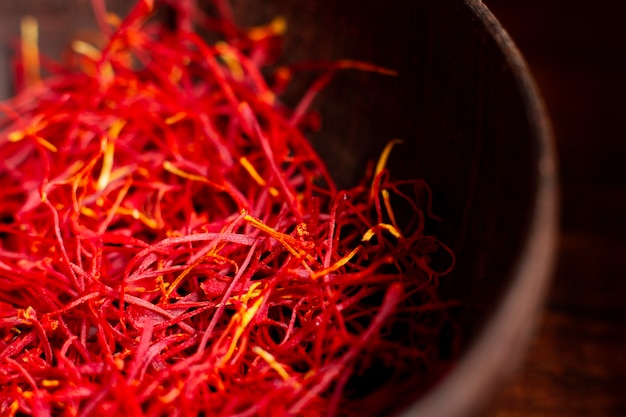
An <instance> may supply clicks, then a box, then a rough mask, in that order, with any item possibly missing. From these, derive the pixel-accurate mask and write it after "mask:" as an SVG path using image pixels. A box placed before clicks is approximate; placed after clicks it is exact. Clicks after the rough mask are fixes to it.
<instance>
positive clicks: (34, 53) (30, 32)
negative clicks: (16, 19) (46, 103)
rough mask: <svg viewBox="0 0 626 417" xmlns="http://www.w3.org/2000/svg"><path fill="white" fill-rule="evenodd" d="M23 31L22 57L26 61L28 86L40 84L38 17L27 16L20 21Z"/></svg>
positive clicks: (25, 70) (25, 69)
mask: <svg viewBox="0 0 626 417" xmlns="http://www.w3.org/2000/svg"><path fill="white" fill-rule="evenodd" d="M20 31H21V33H22V43H21V48H22V57H23V62H24V75H25V82H26V86H27V87H30V86H33V85H35V84H38V83H39V82H40V81H41V79H40V69H39V66H40V64H39V46H38V43H39V25H38V24H37V19H35V18H34V17H32V16H25V17H23V18H22V21H21V22H20Z"/></svg>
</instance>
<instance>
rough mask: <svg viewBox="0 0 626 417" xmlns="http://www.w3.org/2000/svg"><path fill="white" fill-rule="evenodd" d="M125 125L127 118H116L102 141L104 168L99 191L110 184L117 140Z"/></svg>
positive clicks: (97, 185) (101, 172)
mask: <svg viewBox="0 0 626 417" xmlns="http://www.w3.org/2000/svg"><path fill="white" fill-rule="evenodd" d="M125 125H126V121H125V120H116V121H115V122H114V123H113V124H112V125H111V127H110V128H109V134H108V137H107V138H104V139H103V141H102V147H103V156H102V169H101V170H100V176H99V177H98V182H97V183H96V189H97V190H99V191H102V190H104V189H105V188H106V187H107V185H109V181H110V179H111V171H112V170H113V161H114V156H115V141H116V140H117V138H118V137H119V135H120V133H121V132H122V129H123V128H124V126H125Z"/></svg>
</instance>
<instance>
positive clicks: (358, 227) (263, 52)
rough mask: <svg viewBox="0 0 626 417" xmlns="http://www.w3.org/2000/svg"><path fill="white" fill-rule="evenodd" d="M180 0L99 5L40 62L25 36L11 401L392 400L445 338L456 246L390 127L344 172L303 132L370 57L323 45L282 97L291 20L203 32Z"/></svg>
mask: <svg viewBox="0 0 626 417" xmlns="http://www.w3.org/2000/svg"><path fill="white" fill-rule="evenodd" d="M95 3H96V4H100V5H101V3H100V2H95ZM169 3H170V7H174V8H176V7H179V8H180V9H179V10H178V16H179V21H178V24H177V27H176V29H171V28H168V27H167V26H165V25H164V24H162V23H160V22H159V21H156V20H149V19H148V17H149V16H150V15H151V13H152V12H153V9H154V5H153V4H152V2H150V1H148V0H143V1H140V2H138V4H137V5H136V6H135V8H134V9H133V10H132V12H131V13H130V14H129V16H128V17H127V18H126V19H124V20H119V19H116V18H115V17H113V16H108V17H107V16H106V15H104V14H102V13H100V14H99V15H98V17H99V20H100V22H101V25H102V26H103V27H102V29H103V31H104V32H105V34H107V39H106V42H105V43H104V44H103V45H100V46H99V45H92V44H89V43H86V42H83V41H76V42H74V43H73V44H72V47H71V53H70V54H69V62H70V63H69V64H67V65H66V66H61V65H57V64H54V65H53V64H51V63H50V62H48V64H47V66H46V69H47V71H48V72H49V73H50V74H49V75H48V76H46V77H45V79H43V80H39V79H38V75H37V71H38V68H35V67H34V65H35V64H34V63H33V60H34V59H35V58H36V57H37V56H38V54H37V52H36V46H35V45H33V44H32V42H31V43H29V41H28V39H26V40H25V41H24V42H25V43H24V44H23V48H22V58H23V59H22V64H23V65H22V67H23V68H24V73H25V75H26V76H25V80H26V82H27V84H28V88H26V89H25V90H24V91H22V92H21V93H19V94H18V95H17V96H16V97H14V98H13V99H11V100H10V101H8V102H5V103H4V104H2V105H1V110H2V112H3V113H4V117H3V119H2V120H1V121H0V129H1V130H0V218H1V223H0V387H1V389H0V413H1V414H2V415H13V416H15V415H24V414H32V415H37V416H48V415H50V416H52V415H54V416H56V415H68V416H74V415H81V416H85V415H109V416H112V415H128V416H166V415H167V416H177V415H180V416H198V415H204V416H215V415H220V416H235V415H236V416H256V415H259V416H270V415H271V416H275V415H276V416H278V415H287V414H291V415H367V414H371V413H376V412H380V411H381V410H388V409H389V407H390V406H394V405H396V404H397V402H398V401H399V396H401V395H402V393H403V390H404V391H407V392H410V391H411V385H410V384H407V381H414V380H415V378H416V377H417V378H419V376H420V375H421V373H423V371H420V370H424V369H427V368H428V366H429V364H431V363H433V362H436V361H437V358H438V356H439V354H438V351H437V349H438V346H437V343H436V341H437V338H438V337H439V333H440V330H441V328H442V326H443V325H444V323H445V322H446V321H447V320H448V316H447V313H446V307H447V305H446V303H443V302H441V301H440V300H439V298H438V296H437V279H436V278H437V277H438V276H439V275H442V274H444V273H445V271H444V272H441V273H438V272H436V271H434V270H433V269H432V268H431V266H430V257H431V255H433V254H435V253H449V251H448V249H447V248H446V247H445V246H444V245H442V244H441V243H440V242H439V241H438V240H437V239H436V238H434V237H432V236H428V235H426V234H424V212H426V214H428V210H427V209H426V208H427V207H428V204H429V198H430V193H429V191H428V188H427V187H426V185H425V184H424V183H423V182H422V181H419V180H415V181H392V180H391V177H390V175H389V173H388V171H387V169H386V168H385V160H386V158H387V154H388V151H389V150H390V147H389V148H388V149H387V150H386V151H385V153H384V154H383V155H382V156H381V160H380V161H379V164H378V165H377V166H376V168H375V169H372V173H371V174H370V175H368V176H366V178H365V179H364V181H363V183H362V184H361V185H360V186H357V187H355V188H352V189H349V190H346V191H338V190H337V189H336V186H335V185H334V183H333V180H332V179H331V178H330V176H329V175H328V173H327V172H326V169H325V167H324V165H323V163H322V162H321V161H320V160H319V158H318V156H317V155H316V153H315V152H314V151H313V150H312V148H311V146H310V145H309V143H308V142H307V140H306V139H305V137H304V136H303V134H302V131H301V129H302V127H303V125H305V124H306V120H307V117H308V116H307V114H308V110H307V108H308V104H309V103H310V101H311V100H312V98H313V96H314V95H315V92H316V91H317V89H318V88H319V87H320V85H321V84H325V83H326V82H328V80H330V78H331V75H332V72H333V71H335V70H337V69H338V68H341V67H350V66H352V67H357V68H362V69H365V70H377V69H376V68H374V67H371V66H368V65H366V64H359V63H354V62H349V61H345V62H340V63H336V64H328V65H327V66H326V71H325V72H324V74H322V75H321V77H320V79H319V81H318V82H317V83H316V84H315V85H314V86H313V87H312V89H311V90H310V91H309V93H308V94H307V95H306V96H305V97H304V98H303V101H302V103H301V104H300V106H298V107H297V108H296V110H290V109H288V108H286V107H285V106H284V105H283V104H281V101H280V99H279V98H278V93H279V92H280V91H281V90H282V89H283V88H284V87H285V83H286V82H287V81H288V79H289V73H290V71H289V70H288V69H287V68H285V67H282V68H279V69H277V70H276V71H275V72H274V73H273V75H272V76H271V77H270V78H271V80H272V81H271V82H268V81H266V79H265V78H264V77H263V76H262V75H261V72H260V69H259V68H260V67H261V66H263V65H264V64H265V61H266V60H267V59H270V58H271V57H272V56H275V55H276V50H274V48H276V47H277V46H278V45H279V44H280V42H278V37H279V36H280V34H281V33H282V31H283V29H284V23H283V22H282V21H281V20H280V19H278V20H275V21H274V22H273V23H271V24H270V25H268V26H267V27H262V28H254V29H250V30H242V29H238V28H236V27H235V26H234V25H233V23H232V21H230V20H228V19H225V20H222V21H211V22H213V28H216V27H217V28H219V29H221V30H223V31H224V32H225V33H226V35H227V36H226V38H227V39H228V42H223V43H218V44H216V45H212V46H209V45H207V44H206V43H205V42H204V41H203V40H202V39H201V38H200V37H199V36H198V35H197V34H196V33H194V32H193V31H192V30H191V29H190V28H191V26H192V25H191V21H190V20H189V19H190V16H193V15H197V13H189V8H190V7H193V2H189V1H185V2H174V1H172V2H169ZM225 7H226V5H225V3H223V2H220V8H221V9H224V8H225ZM31 24H32V23H31ZM27 38H28V37H27ZM34 48H35V49H34ZM33 51H34V53H33ZM29 56H30V58H29ZM46 62H47V61H46ZM380 71H381V72H384V71H383V70H380ZM394 202H395V203H394ZM393 204H399V205H403V206H405V207H409V208H410V211H411V212H412V213H413V216H412V217H410V218H408V219H403V220H402V226H401V225H399V224H398V222H399V221H400V219H398V220H396V218H395V216H394V211H393V208H392V206H393ZM449 259H451V260H452V262H451V263H453V258H452V256H451V255H449Z"/></svg>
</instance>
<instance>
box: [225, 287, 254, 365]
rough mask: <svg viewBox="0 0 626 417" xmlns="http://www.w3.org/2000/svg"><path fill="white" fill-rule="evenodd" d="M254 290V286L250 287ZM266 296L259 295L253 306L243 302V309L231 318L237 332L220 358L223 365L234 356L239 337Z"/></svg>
mask: <svg viewBox="0 0 626 417" xmlns="http://www.w3.org/2000/svg"><path fill="white" fill-rule="evenodd" d="M250 290H252V287H251V288H250ZM264 300H265V297H262V296H260V297H258V298H257V299H256V300H255V301H254V303H253V304H252V305H251V306H249V307H248V306H247V305H246V304H243V305H242V306H241V309H240V310H239V311H238V312H237V313H235V315H234V316H233V318H232V319H231V323H232V324H233V325H234V326H235V334H234V335H233V337H232V341H231V343H230V346H229V348H228V351H227V352H226V353H225V354H224V356H223V357H222V359H221V360H220V364H221V365H223V364H225V363H226V362H228V360H229V359H230V358H231V357H232V355H233V353H234V352H235V350H236V349H237V345H238V343H239V339H240V338H241V336H242V335H243V332H244V331H245V330H246V328H247V327H248V325H249V324H250V322H251V321H252V319H253V318H254V316H255V315H256V313H257V312H258V311H259V307H261V304H263V301H264Z"/></svg>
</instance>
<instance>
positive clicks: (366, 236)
mask: <svg viewBox="0 0 626 417" xmlns="http://www.w3.org/2000/svg"><path fill="white" fill-rule="evenodd" d="M380 229H383V230H386V231H388V232H389V233H391V234H392V235H393V236H395V237H396V238H398V239H402V233H400V231H399V230H398V229H397V228H396V227H395V226H394V225H392V224H387V223H378V224H377V225H376V226H373V227H371V228H370V229H369V230H368V231H367V232H365V234H364V235H363V237H362V238H361V241H363V242H369V241H370V240H371V239H372V237H373V236H374V235H375V234H376V232H377V231H378V230H380Z"/></svg>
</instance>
